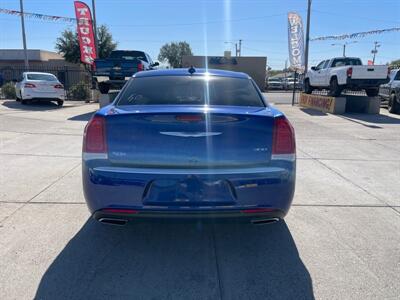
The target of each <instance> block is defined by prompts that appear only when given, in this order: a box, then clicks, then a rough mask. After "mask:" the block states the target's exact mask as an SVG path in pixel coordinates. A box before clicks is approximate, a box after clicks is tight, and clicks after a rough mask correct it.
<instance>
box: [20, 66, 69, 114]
mask: <svg viewBox="0 0 400 300" xmlns="http://www.w3.org/2000/svg"><path fill="white" fill-rule="evenodd" d="M15 94H16V99H17V101H21V103H22V104H27V103H28V102H31V101H56V102H57V104H58V106H62V105H63V104H64V100H65V90H64V86H63V85H62V84H61V82H60V81H59V80H58V79H57V77H56V76H54V75H53V74H50V73H42V72H24V73H22V76H21V77H20V78H19V79H18V80H17V82H16V84H15Z"/></svg>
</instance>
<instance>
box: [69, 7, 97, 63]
mask: <svg viewBox="0 0 400 300" xmlns="http://www.w3.org/2000/svg"><path fill="white" fill-rule="evenodd" d="M74 5H75V15H76V20H77V23H78V27H77V29H78V39H79V48H80V50H81V61H82V63H84V64H88V65H92V64H93V62H94V60H95V59H96V57H97V56H96V47H95V44H94V43H95V41H94V34H93V22H92V14H91V12H90V8H89V7H88V6H87V5H86V3H83V2H80V1H75V2H74Z"/></svg>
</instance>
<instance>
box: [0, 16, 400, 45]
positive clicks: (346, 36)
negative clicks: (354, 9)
mask: <svg viewBox="0 0 400 300" xmlns="http://www.w3.org/2000/svg"><path fill="white" fill-rule="evenodd" d="M0 13H1V14H7V15H15V16H21V12H20V11H18V10H11V9H4V8H0ZM23 14H24V16H25V17H28V18H33V19H40V20H47V21H60V22H67V23H75V22H76V18H69V17H61V16H52V15H44V14H37V13H29V12H24V13H23ZM395 31H400V27H393V28H387V29H376V30H370V31H363V32H356V33H348V34H340V35H328V36H320V37H315V38H311V39H310V41H328V40H345V39H357V38H363V37H365V36H368V35H376V34H382V33H388V32H395Z"/></svg>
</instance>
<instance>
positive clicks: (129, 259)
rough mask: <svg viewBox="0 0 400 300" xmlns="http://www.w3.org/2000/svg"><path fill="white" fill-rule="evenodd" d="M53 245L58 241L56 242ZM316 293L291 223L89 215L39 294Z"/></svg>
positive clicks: (223, 295)
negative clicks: (140, 220)
mask: <svg viewBox="0 0 400 300" xmlns="http://www.w3.org/2000/svg"><path fill="white" fill-rule="evenodd" d="M49 247H51V245H49ZM108 298H110V299H114V298H115V299H221V298H222V299H314V296H313V288H312V281H311V278H310V275H309V273H308V271H307V269H306V267H305V266H304V264H303V262H302V261H301V259H300V257H299V254H298V251H297V248H296V245H295V243H294V241H293V238H292V236H291V234H290V231H289V229H288V227H287V225H286V223H285V222H283V221H282V222H279V223H276V224H270V225H265V226H253V225H249V224H201V223H198V224H170V223H165V224H160V223H151V224H134V225H130V226H126V227H109V226H105V225H102V224H98V223H96V222H95V221H93V220H91V219H89V220H88V221H87V222H86V224H85V225H84V226H83V227H82V228H81V229H80V231H79V232H78V233H77V234H76V235H75V236H74V237H73V238H72V239H71V240H70V241H69V242H68V244H67V245H66V246H65V248H64V249H63V250H62V251H61V253H59V255H58V256H57V257H56V259H55V260H54V261H53V262H52V264H51V265H50V266H49V268H48V269H47V271H46V272H45V274H44V275H43V277H42V279H41V282H40V284H39V286H38V289H37V292H36V297H35V299H108Z"/></svg>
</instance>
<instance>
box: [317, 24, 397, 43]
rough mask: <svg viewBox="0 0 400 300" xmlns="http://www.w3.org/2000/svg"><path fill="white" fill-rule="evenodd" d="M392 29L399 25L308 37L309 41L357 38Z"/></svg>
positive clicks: (392, 30) (395, 29)
mask: <svg viewBox="0 0 400 300" xmlns="http://www.w3.org/2000/svg"><path fill="white" fill-rule="evenodd" d="M394 31H400V27H393V28H388V29H377V30H371V31H363V32H356V33H349V34H341V35H328V36H320V37H316V38H312V39H310V41H327V40H345V39H357V38H363V37H365V36H368V35H373V34H382V33H388V32H394Z"/></svg>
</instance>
